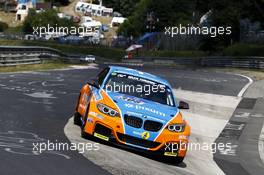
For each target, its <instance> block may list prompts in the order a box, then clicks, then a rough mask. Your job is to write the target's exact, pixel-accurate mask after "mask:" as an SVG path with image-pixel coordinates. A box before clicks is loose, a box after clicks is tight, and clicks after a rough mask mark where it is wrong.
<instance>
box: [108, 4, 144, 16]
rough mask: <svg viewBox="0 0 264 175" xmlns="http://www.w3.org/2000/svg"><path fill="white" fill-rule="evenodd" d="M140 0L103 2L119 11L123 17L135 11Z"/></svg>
mask: <svg viewBox="0 0 264 175" xmlns="http://www.w3.org/2000/svg"><path fill="white" fill-rule="evenodd" d="M139 1H140V0H105V1H103V4H104V5H105V6H106V7H111V8H113V9H114V11H118V12H120V13H121V14H122V15H123V16H124V17H129V16H131V15H132V13H133V12H134V11H135V8H136V5H137V4H138V3H139Z"/></svg>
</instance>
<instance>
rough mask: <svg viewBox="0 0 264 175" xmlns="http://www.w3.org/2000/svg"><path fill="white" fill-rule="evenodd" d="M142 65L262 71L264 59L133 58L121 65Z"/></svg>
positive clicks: (123, 61)
mask: <svg viewBox="0 0 264 175" xmlns="http://www.w3.org/2000/svg"><path fill="white" fill-rule="evenodd" d="M135 62H137V63H141V64H143V65H180V66H193V67H196V66H197V67H233V68H250V69H264V57H221V56H218V57H197V58H160V57H159V58H134V59H123V60H122V63H135Z"/></svg>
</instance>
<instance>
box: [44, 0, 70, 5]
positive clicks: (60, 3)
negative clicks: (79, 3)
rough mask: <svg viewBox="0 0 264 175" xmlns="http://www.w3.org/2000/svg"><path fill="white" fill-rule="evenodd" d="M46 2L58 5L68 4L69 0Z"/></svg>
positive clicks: (47, 0) (50, 0)
mask: <svg viewBox="0 0 264 175" xmlns="http://www.w3.org/2000/svg"><path fill="white" fill-rule="evenodd" d="M45 2H52V3H53V4H56V5H68V4H69V0H45Z"/></svg>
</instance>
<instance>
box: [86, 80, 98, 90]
mask: <svg viewBox="0 0 264 175" xmlns="http://www.w3.org/2000/svg"><path fill="white" fill-rule="evenodd" d="M87 84H89V85H90V86H93V87H95V88H97V89H99V88H100V85H99V84H98V81H97V79H91V80H90V81H88V82H87Z"/></svg>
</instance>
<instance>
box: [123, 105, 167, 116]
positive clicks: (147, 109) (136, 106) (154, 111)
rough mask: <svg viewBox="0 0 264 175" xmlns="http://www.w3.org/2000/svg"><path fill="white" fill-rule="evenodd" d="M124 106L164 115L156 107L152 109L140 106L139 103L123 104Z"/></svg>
mask: <svg viewBox="0 0 264 175" xmlns="http://www.w3.org/2000/svg"><path fill="white" fill-rule="evenodd" d="M125 107H127V108H135V109H137V110H144V111H148V112H151V113H154V114H157V115H161V116H163V117H166V114H165V113H163V112H160V111H157V110H156V109H152V108H148V107H144V106H140V105H133V104H128V103H126V104H125Z"/></svg>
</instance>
